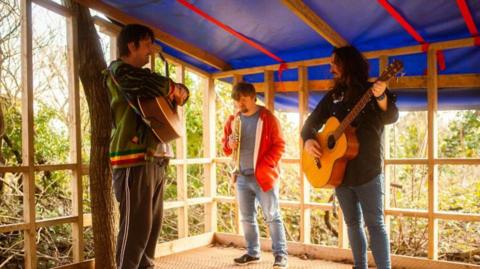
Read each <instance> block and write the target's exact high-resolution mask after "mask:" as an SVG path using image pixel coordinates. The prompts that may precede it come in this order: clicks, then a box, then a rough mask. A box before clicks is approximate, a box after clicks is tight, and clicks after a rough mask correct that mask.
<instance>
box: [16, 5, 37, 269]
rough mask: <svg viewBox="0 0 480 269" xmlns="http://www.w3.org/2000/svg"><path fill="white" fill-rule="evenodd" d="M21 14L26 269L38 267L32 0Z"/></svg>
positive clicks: (22, 6)
mask: <svg viewBox="0 0 480 269" xmlns="http://www.w3.org/2000/svg"><path fill="white" fill-rule="evenodd" d="M20 14H21V42H22V48H21V51H22V53H21V59H22V67H21V68H22V161H23V163H22V165H24V166H27V167H28V170H27V171H26V172H24V173H23V218H24V222H25V224H26V225H28V227H27V228H26V229H25V230H24V232H23V237H24V250H25V268H26V269H35V268H37V247H36V230H35V219H36V218H35V171H34V169H33V166H34V153H35V152H34V149H33V135H34V130H33V120H34V119H33V60H32V48H33V46H32V1H30V0H21V1H20Z"/></svg>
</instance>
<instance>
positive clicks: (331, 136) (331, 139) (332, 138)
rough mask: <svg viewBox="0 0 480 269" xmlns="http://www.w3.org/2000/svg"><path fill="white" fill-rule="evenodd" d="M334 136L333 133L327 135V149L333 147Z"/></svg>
mask: <svg viewBox="0 0 480 269" xmlns="http://www.w3.org/2000/svg"><path fill="white" fill-rule="evenodd" d="M335 143H336V141H335V137H334V136H333V135H330V136H328V140H327V145H328V149H333V148H334V147H335Z"/></svg>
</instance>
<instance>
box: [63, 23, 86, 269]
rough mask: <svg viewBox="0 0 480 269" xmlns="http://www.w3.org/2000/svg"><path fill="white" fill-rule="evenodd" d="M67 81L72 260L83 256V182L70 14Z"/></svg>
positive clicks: (74, 29) (75, 54)
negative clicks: (70, 168)
mask: <svg viewBox="0 0 480 269" xmlns="http://www.w3.org/2000/svg"><path fill="white" fill-rule="evenodd" d="M67 35H68V39H67V44H68V57H67V58H68V83H69V98H68V99H69V109H70V113H69V114H70V115H69V116H70V117H71V121H70V122H71V123H72V124H71V126H70V161H71V162H72V163H74V164H75V169H73V170H72V184H71V186H72V213H73V215H74V216H76V217H77V221H76V222H74V223H72V239H73V261H74V262H80V261H82V260H83V247H84V246H83V182H82V142H81V141H82V138H81V126H80V124H81V118H80V87H79V81H78V64H77V60H78V37H77V19H76V17H68V18H67Z"/></svg>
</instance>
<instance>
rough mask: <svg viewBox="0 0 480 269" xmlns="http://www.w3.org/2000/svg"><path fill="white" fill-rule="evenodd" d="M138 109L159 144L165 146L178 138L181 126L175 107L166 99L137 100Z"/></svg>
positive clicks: (162, 97) (181, 129)
mask: <svg viewBox="0 0 480 269" xmlns="http://www.w3.org/2000/svg"><path fill="white" fill-rule="evenodd" d="M138 107H139V108H140V112H141V113H142V117H143V120H144V121H145V122H146V123H147V125H149V127H150V128H151V129H152V131H153V133H154V134H155V136H156V137H157V138H158V139H159V140H160V142H162V143H164V144H166V143H168V142H170V141H172V140H175V139H177V138H179V137H180V136H181V134H182V133H183V125H182V123H181V121H180V117H179V116H178V113H177V107H176V106H175V105H174V104H172V102H170V100H167V97H164V96H159V97H156V98H153V99H138Z"/></svg>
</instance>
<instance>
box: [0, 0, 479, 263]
mask: <svg viewBox="0 0 480 269" xmlns="http://www.w3.org/2000/svg"><path fill="white" fill-rule="evenodd" d="M285 1H286V0H285ZM80 2H91V1H80ZM20 3H21V14H22V22H21V25H22V82H23V84H22V158H23V161H24V162H23V163H22V164H21V165H20V166H16V167H0V172H15V173H22V175H23V179H24V182H25V185H24V220H23V222H22V223H15V224H10V225H0V233H6V232H12V231H23V234H24V238H25V242H24V247H25V253H26V255H25V268H30V269H34V268H36V243H35V235H36V229H37V228H39V227H49V226H54V225H59V224H67V223H70V224H72V227H73V229H72V232H73V235H72V236H73V257H74V262H77V263H80V264H84V265H82V266H86V267H81V268H91V267H88V266H91V265H92V262H91V261H83V228H84V227H87V226H90V225H91V215H90V214H83V210H82V193H83V191H82V175H85V174H87V172H88V166H85V165H83V164H82V163H81V160H82V158H81V157H82V156H81V150H80V149H81V139H80V135H81V134H80V128H79V127H80V123H79V114H80V112H79V111H80V110H79V82H78V70H77V67H76V66H77V65H76V64H75V63H76V61H77V58H78V51H77V50H78V48H77V46H76V43H77V42H76V41H77V37H76V36H75V35H74V34H73V31H71V29H73V28H74V27H75V24H76V21H75V20H74V19H73V18H72V17H71V13H70V12H69V11H68V10H67V9H65V8H64V7H63V6H61V5H58V4H55V3H53V2H51V1H49V0H21V2H20ZM32 3H35V4H38V5H41V6H42V7H44V8H47V9H49V10H51V11H53V12H55V13H57V14H60V15H62V16H64V17H66V19H67V28H68V30H69V31H68V32H69V35H68V38H67V40H68V58H69V64H68V65H69V70H68V79H69V96H70V109H71V110H70V112H71V115H72V119H73V122H74V126H72V128H71V130H70V132H71V134H72V135H71V141H70V146H71V162H70V163H67V164H57V165H35V164H34V160H33V154H34V149H33V82H32V81H33V70H32V66H33V65H32V14H31V12H32ZM96 23H97V24H101V25H102V27H104V29H106V30H108V34H109V35H110V38H111V40H115V35H116V33H118V31H117V32H115V31H116V30H115V26H114V25H112V24H111V23H108V22H105V21H104V20H103V21H102V20H101V19H97V20H96ZM467 46H473V38H466V39H460V40H452V41H446V42H437V43H432V44H431V45H430V47H429V51H428V57H427V60H428V72H427V76H417V77H406V78H401V79H399V80H398V81H396V82H392V83H391V84H390V87H392V88H401V89H408V88H419V87H426V88H427V93H428V141H429V150H428V154H427V158H426V159H386V160H385V165H404V164H421V165H426V166H427V167H428V198H429V204H428V208H427V209H426V210H413V209H399V208H391V207H390V205H389V204H388V201H389V199H388V195H389V192H388V191H387V192H386V198H387V199H386V200H387V203H386V210H385V213H386V216H387V226H388V217H389V216H399V217H419V218H425V219H428V223H429V227H431V228H429V233H428V235H429V245H428V246H429V248H428V258H429V260H427V259H418V258H413V257H403V256H395V255H393V258H392V260H393V262H394V264H395V265H396V266H405V267H409V268H427V267H432V266H434V267H435V268H478V267H475V266H474V265H466V264H457V263H453V262H439V261H435V260H436V259H438V220H454V221H476V222H478V221H480V214H466V213H454V212H442V211H438V202H437V200H438V197H437V196H438V194H437V188H438V187H437V185H438V172H437V169H438V165H444V164H451V165H480V159H445V158H438V154H437V149H436V145H437V143H436V140H437V131H436V128H437V127H436V115H435V114H436V111H437V107H438V103H437V102H438V101H437V99H438V98H437V97H438V88H441V87H471V86H478V85H480V75H478V74H463V75H441V76H439V75H437V70H436V51H437V50H439V49H450V48H459V47H467ZM114 51H115V46H114V44H112V46H111V55H112V56H113V55H115V52H114ZM420 52H421V46H420V45H418V46H410V47H404V48H396V49H391V50H380V51H373V52H367V53H365V55H366V56H367V57H368V58H377V57H379V59H380V61H379V62H380V67H381V68H382V67H383V66H385V65H386V62H387V59H388V58H387V57H391V56H395V55H405V54H412V53H420ZM166 58H167V60H168V61H169V62H172V63H174V64H175V65H176V66H177V76H178V77H177V81H179V82H183V81H184V76H185V70H188V71H191V72H193V73H196V74H198V75H199V76H201V77H202V78H204V79H205V83H204V85H203V91H204V97H205V98H206V100H207V101H206V102H205V103H204V109H203V111H204V114H203V117H204V125H203V131H204V134H205V135H204V138H203V140H204V145H205V151H204V156H203V157H202V158H194V159H189V158H187V156H186V145H187V141H186V139H185V136H184V138H183V139H181V140H178V142H177V159H174V160H172V162H171V164H173V165H176V166H177V169H178V170H177V188H178V197H177V201H169V202H166V203H165V210H177V211H178V213H179V214H178V219H179V239H178V240H174V241H172V242H168V243H164V244H159V247H158V248H157V254H158V255H166V254H173V253H176V252H179V251H183V250H187V249H191V248H195V247H199V246H204V245H208V244H210V243H212V242H215V241H216V242H224V241H225V240H232V241H235V242H237V241H240V239H241V237H240V236H239V235H241V234H242V231H241V225H240V218H239V214H238V202H237V200H236V199H235V197H224V196H219V195H217V193H216V180H217V179H216V169H215V167H216V164H217V163H224V162H228V161H229V158H225V157H217V149H216V143H215V139H214V135H215V130H216V126H215V90H214V84H215V79H216V78H224V77H229V76H233V77H234V82H238V81H241V80H242V78H243V75H246V74H253V73H263V74H264V76H265V82H264V83H259V84H256V85H255V86H256V87H257V89H258V91H264V92H265V93H266V100H267V101H266V104H267V106H268V107H269V108H270V109H274V102H273V99H274V95H275V92H279V91H281V87H278V85H277V84H276V83H275V82H274V80H273V71H275V70H276V69H278V65H269V66H263V67H255V68H247V69H239V70H233V71H227V72H220V73H217V74H213V75H211V74H208V73H206V72H204V71H202V70H200V69H198V68H196V67H194V66H192V65H189V64H188V63H185V62H183V61H181V60H179V59H176V58H175V57H172V56H170V55H166ZM328 62H329V59H328V58H320V59H312V60H306V61H297V62H293V63H289V67H291V68H298V72H299V81H298V82H286V83H285V86H286V87H285V88H286V91H293V90H295V91H296V90H298V91H299V112H300V113H299V120H300V122H303V120H304V119H305V116H306V113H307V103H308V95H309V92H310V91H313V90H321V89H325V88H326V87H325V86H328V84H329V83H330V81H328V80H320V81H309V80H308V75H307V73H308V67H309V66H315V65H322V64H328ZM152 64H154V59H153V60H152ZM181 114H182V113H181ZM301 149H302V141H299V150H301ZM300 156H301V155H300ZM282 162H283V163H291V164H299V163H300V159H295V158H290V159H283V160H282ZM192 164H203V165H204V167H205V181H204V182H205V192H204V197H197V198H188V197H187V191H186V190H187V189H186V186H187V180H186V176H187V169H186V167H187V165H192ZM57 170H70V171H72V174H73V177H72V206H73V213H72V215H71V216H62V217H57V218H50V219H43V220H36V218H35V201H34V184H35V182H34V174H35V172H38V171H57ZM298 179H299V180H300V185H301V195H300V197H299V198H300V199H299V200H298V201H280V205H281V207H285V208H295V209H299V210H300V212H301V213H300V216H301V226H300V229H301V231H300V234H301V236H300V237H301V243H289V245H290V252H291V253H297V252H298V253H300V252H301V251H304V252H302V253H305V252H306V253H310V254H312V255H315V254H314V253H317V255H318V253H320V255H326V256H325V257H323V258H327V259H331V258H332V257H341V258H347V259H348V257H350V256H349V255H350V251H349V250H344V249H343V248H346V247H347V246H348V242H347V240H346V239H347V237H346V235H345V226H344V224H343V222H340V223H341V225H340V226H339V227H338V230H339V244H338V248H326V247H319V246H313V245H310V244H309V243H310V241H311V238H310V237H311V235H310V229H311V227H310V216H311V210H312V209H320V210H325V211H331V210H334V208H333V205H332V204H329V203H314V202H311V201H310V200H309V198H310V197H309V193H310V186H309V185H308V184H307V183H306V180H305V178H304V176H303V174H302V171H301V170H300V171H299V177H298ZM387 189H388V188H387ZM219 202H221V203H231V204H232V205H234V207H235V209H234V210H235V212H236V213H235V215H236V221H235V223H236V234H237V235H225V234H220V233H217V227H216V226H217V224H216V222H217V203H219ZM192 205H204V206H205V212H206V214H205V215H206V216H205V233H204V234H201V235H197V236H193V237H191V236H189V235H188V207H189V206H192ZM340 216H341V214H340ZM262 241H264V240H262ZM191 242H196V243H195V244H192V243H191ZM262 244H264V243H262ZM319 250H321V251H319ZM324 251H325V252H324ZM335 252H338V253H339V254H335ZM322 253H325V254H322ZM327 256H328V257H327ZM437 266H438V267H437ZM65 268H68V267H65ZM77 268H78V267H77Z"/></svg>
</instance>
